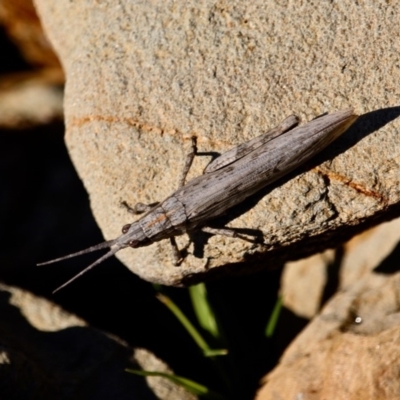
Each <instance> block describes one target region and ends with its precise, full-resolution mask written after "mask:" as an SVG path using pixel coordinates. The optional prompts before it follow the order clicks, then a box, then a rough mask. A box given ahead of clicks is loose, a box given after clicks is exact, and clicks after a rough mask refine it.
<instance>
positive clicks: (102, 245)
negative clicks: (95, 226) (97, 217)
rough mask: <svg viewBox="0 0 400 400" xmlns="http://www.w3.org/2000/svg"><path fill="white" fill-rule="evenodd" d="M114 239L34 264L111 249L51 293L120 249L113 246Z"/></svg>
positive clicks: (44, 263)
mask: <svg viewBox="0 0 400 400" xmlns="http://www.w3.org/2000/svg"><path fill="white" fill-rule="evenodd" d="M115 242H116V239H114V240H108V241H106V242H103V243H99V244H96V245H94V246H91V247H89V248H87V249H85V250H80V251H78V252H76V253H72V254H68V255H67V256H63V257H59V258H55V259H53V260H50V261H45V262H42V263H39V264H36V265H37V266H42V265H48V264H53V263H56V262H59V261H62V260H67V259H69V258H73V257H77V256H81V255H82V254H87V253H92V252H93V251H97V250H101V249H105V248H107V247H111V250H110V251H109V252H108V253H106V254H104V256H102V257H100V258H99V259H98V260H96V261H95V262H94V263H93V264H90V265H89V266H88V267H86V268H85V269H84V270H83V271H81V272H79V274H77V275H75V276H74V277H73V278H71V279H70V280H69V281H67V282H65V283H64V284H62V285H61V286H59V287H58V288H57V289H56V290H54V291H53V294H54V293H56V292H58V291H59V290H60V289H62V288H64V287H65V286H67V285H69V284H70V283H71V282H73V281H74V280H75V279H77V278H79V277H80V276H82V275H83V274H85V273H86V272H88V271H89V270H91V269H92V268H94V267H95V266H96V265H99V264H100V263H102V262H103V261H104V260H106V259H107V258H110V257H111V256H113V255H114V254H115V253H116V252H117V251H118V250H120V249H121V248H122V247H121V246H118V245H116V246H115V247H113V246H114V245H115Z"/></svg>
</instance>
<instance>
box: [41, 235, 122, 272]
mask: <svg viewBox="0 0 400 400" xmlns="http://www.w3.org/2000/svg"><path fill="white" fill-rule="evenodd" d="M114 243H115V239H114V240H108V241H106V242H102V243H99V244H95V245H94V246H91V247H89V248H87V249H85V250H80V251H77V252H76V253H71V254H68V255H67V256H63V257H59V258H54V259H53V260H50V261H45V262H42V263H38V264H36V265H37V266H38V267H41V266H42V265H48V264H53V263H56V262H59V261H62V260H68V258H73V257H77V256H81V255H82V254H87V253H91V252H93V251H97V250H101V249H105V248H107V247H111V246H112V245H113V244H114Z"/></svg>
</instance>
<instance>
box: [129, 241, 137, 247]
mask: <svg viewBox="0 0 400 400" xmlns="http://www.w3.org/2000/svg"><path fill="white" fill-rule="evenodd" d="M138 244H139V240H130V241H129V242H128V246H130V247H133V248H135V247H137V245H138Z"/></svg>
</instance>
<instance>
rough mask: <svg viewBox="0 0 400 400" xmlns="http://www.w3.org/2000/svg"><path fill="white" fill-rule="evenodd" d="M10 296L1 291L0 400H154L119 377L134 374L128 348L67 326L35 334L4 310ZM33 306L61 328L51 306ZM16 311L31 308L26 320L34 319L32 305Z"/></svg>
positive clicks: (19, 316) (12, 310) (132, 379)
mask: <svg viewBox="0 0 400 400" xmlns="http://www.w3.org/2000/svg"><path fill="white" fill-rule="evenodd" d="M14 296H16V294H15V293H12V292H8V291H7V289H4V288H2V289H1V290H0V311H1V315H2V322H1V341H2V352H3V355H4V354H6V355H7V357H8V361H9V362H8V363H2V370H3V371H2V372H3V374H5V373H6V372H5V371H6V370H7V369H9V370H10V372H9V373H6V376H7V379H6V380H3V381H2V384H1V389H0V396H2V395H5V394H6V393H8V395H12V398H41V399H54V398H74V399H88V398H95V399H99V400H101V399H104V400H105V399H112V398H118V399H126V400H128V399H132V398H141V399H142V398H143V399H149V400H153V399H154V400H155V399H156V398H157V397H156V396H155V395H154V393H153V392H152V391H151V390H150V389H149V387H148V386H147V383H146V380H145V379H143V378H141V377H139V376H135V375H131V374H128V373H126V372H125V368H132V369H140V367H139V366H138V364H136V363H135V362H134V361H133V360H132V358H131V357H132V349H131V348H129V347H127V346H124V345H122V344H120V343H119V342H118V341H117V340H115V339H112V338H111V337H108V336H107V335H106V334H104V333H102V332H100V331H98V330H96V329H94V328H91V327H85V326H79V325H76V326H73V324H72V323H71V325H72V326H70V327H67V328H64V329H61V328H60V329H57V330H54V331H52V328H53V329H54V326H47V327H44V328H45V329H44V330H40V329H37V328H36V327H34V326H33V325H31V324H30V322H29V320H28V319H26V317H25V315H24V313H22V312H21V310H20V309H19V308H18V307H17V306H15V305H14V304H10V298H11V297H14ZM17 297H18V296H17ZM14 300H15V299H14ZM19 300H21V297H20V299H19ZM26 300H27V298H26V296H25V301H26ZM31 301H32V299H31ZM33 301H34V300H33ZM38 301H43V300H39V299H38ZM39 305H41V307H42V308H41V312H42V313H45V312H46V311H47V313H46V314H43V315H46V316H47V318H48V320H49V321H52V323H55V324H56V325H57V322H56V321H58V322H59V323H60V324H63V323H65V322H66V321H63V320H60V317H61V315H60V314H58V310H56V309H54V308H52V305H51V303H48V304H47V305H44V304H40V303H39V304H37V306H39ZM22 307H33V308H32V309H31V312H30V313H29V312H28V315H29V316H30V317H31V318H33V317H34V316H35V313H34V312H33V314H32V310H34V309H35V304H24V303H23V304H22ZM46 308H47V310H46ZM52 313H55V314H54V315H51V314H52ZM36 316H37V315H36ZM65 317H66V316H65ZM65 317H64V318H65ZM42 323H43V321H42V322H40V323H39V324H42ZM46 328H47V329H48V330H46ZM16 372H18V373H16ZM14 379H15V380H14ZM21 382H23V384H22V385H21ZM17 394H19V395H20V397H17ZM2 398H6V397H3V396H2ZM7 398H10V397H8V396H7Z"/></svg>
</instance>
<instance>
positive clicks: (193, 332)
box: [157, 293, 227, 357]
mask: <svg viewBox="0 0 400 400" xmlns="http://www.w3.org/2000/svg"><path fill="white" fill-rule="evenodd" d="M157 299H158V300H160V301H161V302H162V303H163V304H165V305H166V306H167V307H168V309H169V310H170V311H171V312H172V313H173V314H174V315H175V317H176V318H177V319H178V320H179V322H180V323H181V324H182V325H183V327H184V328H185V329H186V330H187V331H188V333H189V335H190V336H191V337H192V339H193V340H194V341H195V342H196V344H197V345H198V346H199V347H200V349H201V350H202V351H203V354H204V355H205V356H206V357H212V356H216V355H225V354H227V350H225V349H211V348H210V346H209V345H208V344H207V342H206V341H205V340H204V338H203V337H202V336H201V334H200V332H199V331H198V330H197V329H196V328H195V326H194V325H193V324H192V323H191V322H190V321H189V319H188V318H187V317H186V315H185V314H184V313H183V312H182V311H181V309H180V308H179V307H178V306H177V305H176V304H175V303H174V302H173V301H172V300H171V299H170V298H169V297H167V296H165V295H163V294H161V293H158V294H157Z"/></svg>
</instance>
